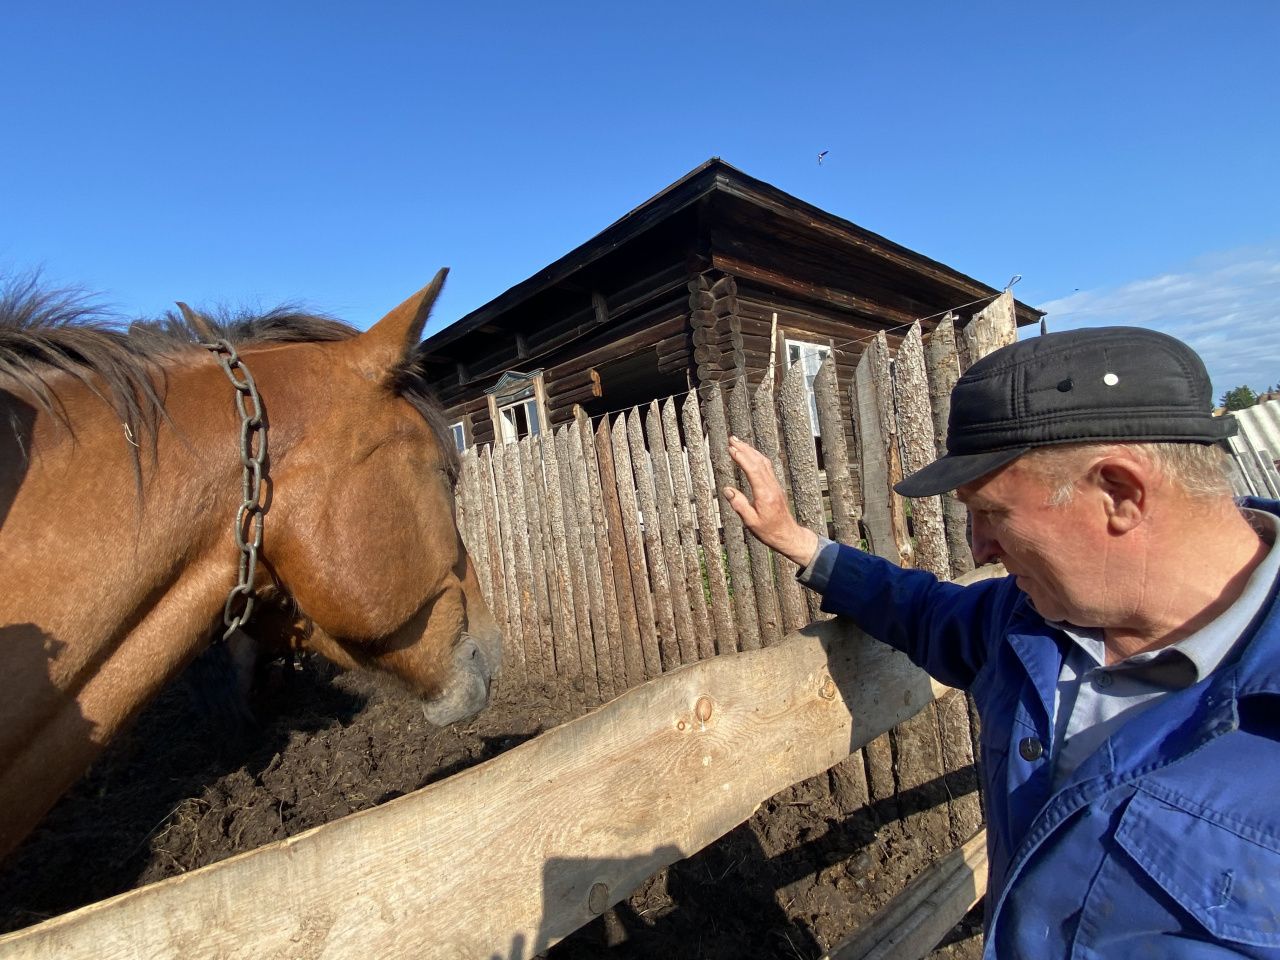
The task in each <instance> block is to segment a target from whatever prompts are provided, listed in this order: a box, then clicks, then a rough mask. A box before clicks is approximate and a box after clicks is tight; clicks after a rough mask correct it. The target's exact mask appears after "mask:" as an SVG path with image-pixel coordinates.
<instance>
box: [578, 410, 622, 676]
mask: <svg viewBox="0 0 1280 960" xmlns="http://www.w3.org/2000/svg"><path fill="white" fill-rule="evenodd" d="M573 415H574V423H573V429H572V431H571V432H570V435H569V440H570V443H571V445H572V447H573V460H574V463H575V464H576V465H578V469H576V470H575V471H574V486H575V492H576V493H577V496H578V504H579V509H580V510H581V511H582V516H583V518H584V521H585V520H586V518H588V517H589V518H590V520H589V523H590V530H589V535H588V529H587V528H585V527H584V529H583V536H582V550H583V559H584V560H585V562H586V566H587V589H588V590H589V591H590V592H591V619H592V633H593V635H594V637H595V648H596V675H597V676H598V677H599V679H600V695H601V696H602V697H604V698H605V699H606V700H607V699H611V698H612V697H616V696H617V695H618V694H619V693H621V692H622V691H623V690H625V689H626V688H627V682H626V671H625V669H623V668H622V640H621V637H622V623H621V615H620V614H619V612H618V597H617V593H616V592H615V588H614V576H613V552H612V550H611V548H610V544H609V533H608V529H607V524H608V520H607V517H606V513H605V508H604V497H603V495H602V494H601V489H602V488H603V484H602V483H601V482H600V466H599V464H598V463H597V461H596V448H595V436H594V434H593V433H592V431H591V421H590V420H588V419H587V415H586V413H584V412H583V410H582V408H581V407H577V408H575V409H574V412H573ZM592 545H594V550H592V549H591V546H592ZM593 560H594V563H593V562H592V561H593ZM597 614H598V615H599V619H597Z"/></svg>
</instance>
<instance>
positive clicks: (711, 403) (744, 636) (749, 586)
mask: <svg viewBox="0 0 1280 960" xmlns="http://www.w3.org/2000/svg"><path fill="white" fill-rule="evenodd" d="M702 407H703V422H704V423H705V424H706V428H707V442H708V444H709V450H710V454H711V472H712V475H713V476H714V477H715V484H716V486H715V500H716V506H717V507H718V508H719V509H720V525H721V527H722V528H723V530H724V549H725V554H726V555H727V557H728V561H729V576H730V579H731V582H732V584H733V612H734V614H735V615H736V616H737V620H738V648H739V649H741V650H758V649H760V617H759V614H758V613H757V612H756V591H755V585H754V584H753V583H752V582H751V563H750V561H749V560H748V558H747V544H746V539H745V538H746V537H747V536H749V535H748V534H747V532H746V528H745V527H743V526H742V519H741V518H740V517H739V516H738V514H737V513H736V512H735V511H734V510H733V508H732V507H730V506H729V505H728V504H726V503H725V502H724V500H723V498H722V496H721V493H720V491H722V490H723V489H724V488H725V487H727V486H731V485H732V486H734V487H741V486H742V482H741V481H740V480H739V479H738V477H737V476H736V474H737V470H736V468H735V467H734V465H733V460H731V459H730V458H729V430H728V426H727V424H726V423H725V416H724V400H723V395H722V394H721V392H720V387H719V385H718V384H717V385H713V386H712V387H711V389H710V390H708V391H707V397H706V400H705V401H704V402H703V405H702Z"/></svg>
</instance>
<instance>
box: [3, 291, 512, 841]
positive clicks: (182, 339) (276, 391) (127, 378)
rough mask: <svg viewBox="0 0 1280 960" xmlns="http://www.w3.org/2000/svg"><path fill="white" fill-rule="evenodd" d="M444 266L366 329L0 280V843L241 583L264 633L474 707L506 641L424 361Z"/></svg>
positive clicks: (33, 819)
mask: <svg viewBox="0 0 1280 960" xmlns="http://www.w3.org/2000/svg"><path fill="white" fill-rule="evenodd" d="M445 273H446V271H443V270H442V271H440V273H438V274H437V275H436V277H435V279H434V280H432V282H431V283H430V284H428V285H427V286H426V287H424V288H423V289H422V290H421V291H419V292H418V293H417V294H415V295H413V296H411V297H409V298H408V299H407V300H405V301H404V302H403V303H401V304H400V305H399V306H397V307H396V308H395V309H393V310H391V311H390V312H389V313H388V314H387V315H386V316H385V317H383V318H382V319H381V320H380V321H378V323H376V324H375V325H374V326H373V327H371V328H370V329H368V330H367V331H365V332H360V331H358V330H356V329H355V328H353V327H351V326H348V325H346V324H343V323H341V322H339V321H336V320H333V319H331V318H326V317H320V316H314V315H306V314H302V313H299V312H296V311H294V312H290V311H287V310H278V311H274V312H272V313H270V314H267V315H264V316H262V317H257V318H248V319H242V320H238V321H235V322H231V321H226V322H219V321H215V320H210V319H208V318H203V317H201V316H200V315H198V314H195V313H194V312H193V311H190V310H185V311H184V314H183V316H181V317H179V316H177V315H175V314H172V313H170V314H167V315H166V316H165V317H164V318H163V319H161V320H158V321H150V322H139V323H135V324H133V325H131V326H129V327H124V326H122V325H120V324H118V323H115V322H113V321H111V320H110V319H109V318H104V317H103V316H102V315H101V313H100V311H97V310H96V308H94V307H93V306H92V304H88V302H87V300H86V299H85V298H84V297H83V296H81V295H76V294H66V293H58V292H52V293H51V292H48V291H44V290H42V289H41V288H40V286H39V284H38V283H37V282H36V281H34V280H32V279H31V278H27V279H26V280H21V281H14V282H11V283H10V284H9V285H8V286H7V287H4V288H3V289H0V576H2V577H3V586H2V587H0V858H2V857H3V856H4V855H5V854H7V853H8V852H9V851H11V850H12V849H13V848H14V847H15V846H16V845H17V844H18V843H19V842H20V841H21V840H22V839H23V837H24V836H25V835H26V834H27V833H29V832H30V830H31V829H32V828H33V827H34V826H35V825H36V824H37V823H38V822H39V820H40V818H41V817H43V815H44V814H45V813H46V812H47V811H48V809H49V808H50V807H51V806H52V805H53V803H54V802H55V801H56V800H57V798H58V797H59V796H60V795H61V794H62V793H63V792H65V791H66V789H68V788H69V787H70V786H71V785H72V784H73V783H74V782H75V781H76V779H78V777H79V776H80V775H81V774H82V773H83V772H84V771H85V770H86V769H87V768H88V766H89V765H90V763H91V762H92V761H93V759H94V758H95V757H96V756H97V755H98V754H99V753H100V752H101V751H102V749H103V748H104V746H105V745H106V744H107V743H109V742H110V741H111V739H112V738H113V737H114V736H116V735H117V734H118V733H119V732H120V731H121V730H122V729H123V728H125V727H126V726H127V725H128V724H129V722H130V721H131V720H132V719H133V718H134V717H136V715H137V714H138V713H139V711H140V710H141V708H142V707H143V706H144V705H145V704H146V703H147V702H148V701H149V700H150V699H151V698H152V697H153V696H155V694H156V693H158V692H159V691H160V689H161V688H162V687H164V685H165V684H166V683H167V682H168V681H170V680H171V679H172V678H174V677H175V676H176V675H178V674H179V673H181V672H182V671H183V669H184V668H185V667H186V666H187V665H188V664H189V663H190V662H191V661H192V660H193V659H194V658H195V657H196V656H197V655H198V654H199V653H200V652H201V651H202V650H203V649H205V648H206V647H207V646H208V645H209V644H210V643H217V642H223V641H224V640H225V639H226V638H228V637H234V636H236V635H243V631H244V630H245V629H246V624H245V622H244V619H245V617H246V616H248V615H249V614H250V613H251V612H252V611H250V610H249V609H247V608H248V607H249V606H250V605H251V603H253V602H254V601H256V604H257V611H256V612H252V619H251V620H250V621H249V624H248V626H249V628H251V629H252V632H253V634H254V636H255V637H261V636H264V635H267V634H273V633H274V634H287V635H288V636H289V637H291V638H292V639H293V640H294V641H295V642H297V643H299V644H301V645H302V646H303V647H304V648H305V649H306V650H309V651H313V652H316V653H319V654H320V655H322V656H324V657H326V658H328V659H329V660H331V661H333V662H334V663H335V664H337V665H338V666H339V667H342V668H351V667H362V668H371V669H373V670H376V671H381V672H384V673H387V674H390V675H392V676H393V677H396V678H398V679H399V680H400V681H402V682H403V683H404V684H406V685H407V686H408V687H409V688H410V689H411V690H412V691H414V692H415V693H417V694H418V695H420V696H421V697H422V698H423V708H424V713H425V714H426V715H427V717H428V719H429V720H431V721H432V722H433V723H435V724H437V725H445V724H448V723H451V722H454V721H457V720H461V719H464V718H467V717H470V716H473V715H475V714H476V713H477V712H479V711H480V710H481V709H483V708H484V707H485V706H486V705H487V703H488V700H489V696H490V690H491V683H492V681H493V679H494V678H495V677H497V676H498V674H499V672H500V669H501V663H502V637H501V633H500V631H499V628H498V625H497V624H496V622H495V621H494V618H493V616H492V614H491V613H490V611H489V609H488V608H487V606H486V605H485V601H484V598H483V596H482V594H481V591H480V587H479V582H478V580H477V578H476V573H475V570H474V568H473V566H472V563H471V560H470V558H469V557H468V556H467V552H466V549H465V546H464V544H463V542H462V539H461V536H460V535H459V532H458V528H457V524H456V521H455V516H454V500H453V496H454V481H455V479H456V475H457V469H458V465H459V460H458V454H457V451H456V449H455V446H454V444H453V441H452V438H451V437H450V436H449V434H448V430H447V428H446V427H445V423H444V419H443V415H442V413H441V411H440V410H439V408H438V407H437V406H436V405H435V404H434V401H433V400H432V399H431V398H430V391H429V388H428V385H427V384H426V382H425V379H424V375H423V373H422V370H421V368H420V367H419V366H418V365H417V364H415V355H416V354H415V349H416V346H417V344H418V342H419V340H420V339H421V335H422V329H423V326H424V324H425V323H426V320H427V316H428V313H429V311H430V309H431V306H432V304H433V302H434V301H435V299H436V296H437V295H438V293H439V291H440V288H441V286H442V284H443V282H444V277H445ZM202 344H203V345H202ZM250 380H251V381H252V388H250V387H249V386H247V384H248V382H249V381H250ZM255 462H257V463H258V464H259V466H257V467H254V463H255ZM250 554H252V556H250Z"/></svg>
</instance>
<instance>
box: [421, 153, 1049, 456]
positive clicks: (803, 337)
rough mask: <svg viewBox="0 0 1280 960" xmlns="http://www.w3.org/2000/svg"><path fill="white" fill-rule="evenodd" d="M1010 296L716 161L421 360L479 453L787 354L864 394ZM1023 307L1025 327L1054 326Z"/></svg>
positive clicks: (453, 332) (456, 329)
mask: <svg viewBox="0 0 1280 960" xmlns="http://www.w3.org/2000/svg"><path fill="white" fill-rule="evenodd" d="M998 292H999V291H997V290H995V289H994V288H992V287H989V286H987V285H986V284H984V283H980V282H979V281H977V280H974V279H972V278H971V277H967V276H965V275H964V274H962V273H959V272H958V271H956V270H953V269H951V268H950V267H947V266H945V265H944V264H941V263H938V262H937V261H935V260H931V259H929V258H928V257H925V256H922V255H921V254H918V253H916V252H914V251H912V250H908V249H906V248H905V247H902V246H899V245H898V244H896V243H893V242H892V241H890V240H886V239H885V238H884V237H881V236H878V235H876V234H874V233H871V232H870V231H868V230H864V229H862V228H861V227H859V226H857V225H855V224H853V223H850V222H849V221H847V220H844V219H842V218H840V217H837V216H835V215H833V214H831V213H828V212H826V211H824V210H820V209H818V208H817V207H814V206H812V205H811V204H808V203H805V202H804V201H802V200H799V199H797V198H796V197H793V196H790V195H789V194H786V193H784V192H783V191H781V190H779V189H777V188H776V187H773V186H770V185H769V184H767V183H764V182H763V181H761V180H757V179H755V178H754V177H750V176H747V175H746V174H745V173H743V172H741V171H740V170H737V169H735V168H734V167H732V166H730V165H729V164H727V163H725V162H723V161H722V160H720V159H718V158H713V159H711V160H708V161H707V162H706V163H703V164H702V165H701V166H699V167H697V168H696V169H694V170H693V171H691V172H690V173H689V174H687V175H686V176H684V177H682V178H681V179H680V180H678V181H676V182H675V183H673V184H672V185H671V186H669V187H667V188H666V189H665V190H663V191H662V192H661V193H659V194H658V195H657V196H655V197H653V198H652V199H650V200H648V201H647V202H645V203H643V204H641V205H640V206H639V207H637V208H636V209H635V210H633V211H631V212H630V213H628V214H627V215H626V216H624V217H622V219H620V220H618V221H617V222H616V223H614V224H612V225H611V226H609V227H607V228H606V229H605V230H603V231H602V232H601V233H599V234H598V235H597V236H595V237H593V238H592V239H591V240H588V241H587V242H586V243H584V244H582V245H581V246H580V247H578V248H576V249H575V250H572V251H570V252H569V253H567V254H565V255H564V256H563V257H561V258H560V259H559V260H557V261H555V262H554V263H552V264H550V265H548V266H547V267H545V268H544V269H542V270H540V271H538V273H536V274H535V275H534V276H532V277H530V278H529V279H527V280H525V281H523V282H522V283H519V284H517V285H516V286H514V287H512V288H511V289H509V290H507V291H506V292H505V293H503V294H501V295H500V296H498V297H496V298H495V299H494V300H492V301H490V302H489V303H487V304H485V305H484V306H482V307H480V308H479V309H477V310H475V311H473V312H472V313H470V314H468V315H466V316H465V317H462V318H461V319H460V320H458V321H457V322H455V323H453V324H452V325H450V326H448V327H446V328H445V329H443V330H441V331H439V332H438V333H436V334H434V335H433V336H431V337H429V338H428V339H427V340H425V341H424V342H423V344H422V346H421V357H422V360H423V362H424V363H425V364H426V366H427V368H428V373H429V375H430V376H431V378H432V380H433V382H434V383H435V385H436V389H437V391H438V394H439V396H440V399H441V400H442V402H443V403H444V406H445V408H446V410H447V411H448V414H449V418H450V422H451V423H452V424H453V431H454V436H455V440H456V442H457V443H458V445H459V447H463V446H472V445H475V444H485V443H492V442H493V441H494V440H495V438H496V439H498V440H506V441H512V440H516V439H518V438H520V437H523V436H525V435H526V434H529V433H537V432H541V431H542V430H545V429H546V428H547V427H548V426H558V425H559V424H561V423H564V422H566V421H568V420H570V419H571V418H572V417H573V409H574V406H575V405H579V404H580V405H581V406H582V407H583V408H584V410H585V411H586V412H587V414H588V415H590V416H592V417H595V416H598V415H600V414H604V413H608V412H613V411H619V410H623V409H626V408H628V407H631V406H634V405H636V404H640V403H647V402H648V401H650V400H653V399H661V398H664V397H667V396H671V395H673V394H681V393H684V392H686V391H688V390H690V389H695V388H700V387H704V386H706V385H709V384H712V383H724V385H725V386H728V385H729V384H728V383H727V381H733V380H735V379H737V378H739V377H741V376H743V375H744V374H745V375H746V376H747V378H748V379H749V381H750V382H751V383H752V384H757V383H759V381H760V379H761V378H762V377H763V376H764V374H765V372H766V370H767V369H768V367H769V363H770V359H771V357H773V358H774V359H775V371H776V373H775V376H777V377H778V378H779V379H780V377H781V374H782V372H783V371H785V369H786V368H787V367H788V366H789V365H790V364H792V363H803V364H805V365H806V366H809V367H812V368H813V369H814V370H815V371H816V366H817V363H818V362H819V361H820V359H821V358H822V357H824V356H826V354H827V352H831V353H833V354H834V355H835V360H836V366H837V373H838V374H839V375H840V378H841V381H842V382H846V383H847V382H850V380H851V374H852V371H853V368H854V367H855V366H856V364H857V362H858V358H859V356H860V355H861V353H862V350H863V349H864V347H865V345H866V341H867V339H868V338H870V337H872V336H874V334H875V333H876V332H878V331H881V330H883V331H885V332H886V334H887V335H888V337H889V343H890V346H891V347H892V346H896V344H897V342H898V341H899V340H900V338H901V336H902V335H903V334H905V332H906V329H907V326H909V325H910V324H911V322H912V321H914V320H917V319H920V318H929V319H926V320H924V322H923V327H924V329H925V331H926V332H927V331H928V330H929V329H931V328H932V326H933V325H934V324H935V323H936V322H937V320H938V318H939V317H940V316H941V315H942V314H943V313H945V312H946V311H947V310H949V309H954V312H955V315H956V318H957V319H956V325H957V326H958V327H962V326H963V325H964V324H965V323H967V322H968V320H969V319H970V317H971V316H972V315H973V314H974V312H976V311H977V310H979V309H980V308H981V307H982V306H984V305H985V303H986V302H987V299H985V298H990V297H993V296H995V295H996V294H997V293H998ZM971 301H981V302H979V303H977V304H974V305H971V306H963V305H964V304H970V303H971ZM1015 311H1016V319H1017V322H1018V323H1019V324H1020V325H1025V324H1029V323H1033V322H1035V321H1036V320H1038V319H1039V317H1040V316H1041V313H1040V312H1039V311H1037V310H1034V309H1032V308H1030V307H1027V306H1026V305H1024V304H1021V303H1018V304H1016V306H1015ZM775 314H776V315H777V321H776V325H775V323H774V320H773V317H774V315H775ZM845 403H846V404H848V397H847V396H846V397H845ZM845 413H846V416H845V423H850V417H849V416H848V413H849V411H848V410H847V409H846V411H845ZM816 432H817V430H816V427H815V433H816Z"/></svg>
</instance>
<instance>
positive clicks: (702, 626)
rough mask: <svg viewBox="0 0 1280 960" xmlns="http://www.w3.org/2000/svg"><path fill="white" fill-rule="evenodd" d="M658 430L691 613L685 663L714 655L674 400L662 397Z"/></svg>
mask: <svg viewBox="0 0 1280 960" xmlns="http://www.w3.org/2000/svg"><path fill="white" fill-rule="evenodd" d="M662 433H663V438H664V439H665V440H666V444H667V462H668V463H669V464H670V466H671V489H672V491H673V493H674V494H675V506H676V518H677V520H678V522H679V524H680V556H681V559H682V560H683V561H684V579H685V587H686V589H687V590H688V592H689V602H690V604H691V607H692V613H693V630H694V641H695V642H694V645H693V646H694V649H693V650H691V651H685V652H684V653H685V656H686V657H689V656H692V658H693V659H692V660H690V659H686V660H685V663H692V662H693V661H695V660H706V659H707V658H709V657H714V656H715V654H716V650H715V636H714V634H713V632H712V624H711V616H710V614H709V613H708V611H707V591H706V589H705V588H704V587H703V581H702V565H701V563H699V561H698V528H697V524H696V519H695V517H694V508H693V505H692V504H693V495H692V492H691V491H690V489H689V482H690V481H689V469H690V468H689V455H688V453H687V452H686V451H685V447H684V445H683V444H681V442H680V426H679V424H678V423H677V421H676V401H675V398H674V397H668V398H667V399H666V400H664V401H662Z"/></svg>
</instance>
